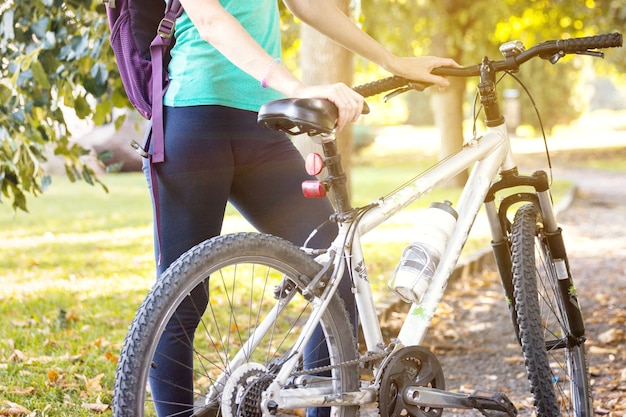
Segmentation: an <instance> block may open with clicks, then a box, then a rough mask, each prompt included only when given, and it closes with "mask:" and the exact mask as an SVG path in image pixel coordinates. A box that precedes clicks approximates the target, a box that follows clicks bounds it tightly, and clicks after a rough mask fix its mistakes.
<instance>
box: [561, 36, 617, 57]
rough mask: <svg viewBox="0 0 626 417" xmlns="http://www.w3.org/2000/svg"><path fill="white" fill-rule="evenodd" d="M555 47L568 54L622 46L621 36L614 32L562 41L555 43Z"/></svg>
mask: <svg viewBox="0 0 626 417" xmlns="http://www.w3.org/2000/svg"><path fill="white" fill-rule="evenodd" d="M556 46H557V48H558V49H561V50H562V51H563V52H565V53H568V54H572V53H576V52H584V51H586V50H588V49H602V48H617V47H620V46H622V34H621V33H618V32H615V33H607V34H603V35H595V36H586V37H584V38H571V39H562V40H558V41H556Z"/></svg>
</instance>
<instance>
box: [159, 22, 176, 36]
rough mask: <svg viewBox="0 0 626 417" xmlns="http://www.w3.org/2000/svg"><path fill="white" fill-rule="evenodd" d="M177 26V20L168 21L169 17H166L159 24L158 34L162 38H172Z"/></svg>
mask: <svg viewBox="0 0 626 417" xmlns="http://www.w3.org/2000/svg"><path fill="white" fill-rule="evenodd" d="M175 25H176V20H174V19H168V18H167V17H164V18H163V19H161V21H160V22H159V27H158V28H157V34H158V35H159V36H160V37H162V38H165V39H169V38H171V37H172V32H173V29H174V26H175Z"/></svg>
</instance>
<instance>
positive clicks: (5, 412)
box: [0, 401, 30, 416]
mask: <svg viewBox="0 0 626 417" xmlns="http://www.w3.org/2000/svg"><path fill="white" fill-rule="evenodd" d="M4 403H5V404H6V405H8V408H7V407H3V408H0V416H21V415H24V414H30V410H29V409H28V408H26V407H22V406H21V405H19V404H16V403H14V402H11V401H5V402H4Z"/></svg>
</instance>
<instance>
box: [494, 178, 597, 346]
mask: <svg viewBox="0 0 626 417" xmlns="http://www.w3.org/2000/svg"><path fill="white" fill-rule="evenodd" d="M520 186H529V187H533V188H534V189H535V192H534V193H527V192H519V193H514V194H512V195H509V196H507V197H506V198H504V199H502V201H501V202H500V204H499V207H498V208H496V204H495V194H496V192H497V191H501V190H504V189H508V188H512V187H520ZM520 202H529V203H532V204H535V206H537V208H538V209H539V210H540V212H541V218H542V221H543V233H542V240H543V242H542V243H543V244H545V245H546V246H547V248H548V250H549V252H550V255H551V256H550V258H551V259H550V260H552V261H553V264H552V265H549V266H548V267H550V268H553V269H554V271H555V272H556V274H555V275H556V278H557V281H558V289H559V293H560V296H561V300H563V301H564V303H563V304H564V308H565V313H566V315H567V318H568V322H569V330H570V331H571V335H570V336H572V337H573V340H575V341H577V340H583V339H584V334H585V326H584V323H583V318H582V313H581V310H580V305H579V303H578V299H577V297H576V291H575V287H574V281H573V279H572V274H571V272H570V266H569V261H568V258H567V252H566V250H565V244H564V242H563V236H562V230H561V228H560V227H558V225H557V222H556V216H555V213H554V209H553V206H552V197H551V195H550V188H549V184H548V179H547V175H546V173H545V172H544V171H538V172H535V173H534V174H533V175H532V176H521V175H518V174H517V172H516V170H514V171H513V172H504V173H502V176H501V178H500V180H498V181H496V182H495V183H494V184H493V185H492V186H491V188H490V190H489V192H488V193H487V197H486V198H485V209H486V212H487V217H488V218H489V224H490V225H491V234H492V242H491V247H492V249H493V253H494V257H495V260H496V267H497V268H498V273H499V275H500V279H501V280H502V286H503V289H504V292H505V295H506V299H507V304H508V307H509V313H510V315H511V319H512V321H513V327H514V328H515V332H516V336H517V338H518V340H519V329H518V325H517V313H516V311H515V298H514V296H513V269H512V261H511V250H510V248H511V243H510V239H509V237H510V232H511V223H510V221H509V220H508V216H507V214H508V212H509V209H510V208H511V206H513V205H514V204H517V203H520Z"/></svg>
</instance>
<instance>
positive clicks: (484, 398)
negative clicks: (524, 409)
mask: <svg viewBox="0 0 626 417" xmlns="http://www.w3.org/2000/svg"><path fill="white" fill-rule="evenodd" d="M469 401H470V402H471V403H472V404H473V408H475V409H477V410H480V411H481V412H482V413H483V415H485V416H497V415H502V414H500V413H504V414H503V415H505V416H516V415H517V408H515V406H514V405H513V403H512V402H511V400H509V398H508V397H507V396H506V395H504V394H503V393H501V392H490V391H474V392H473V393H472V394H470V396H469ZM486 410H490V411H495V412H497V413H498V414H492V413H489V414H487V413H486V412H485V411H486Z"/></svg>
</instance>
